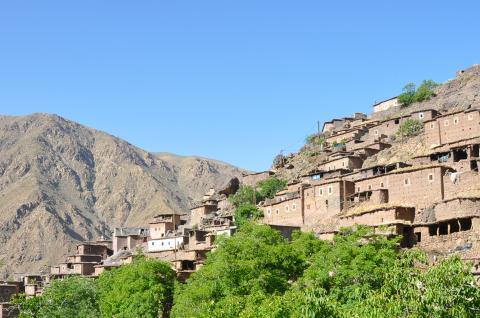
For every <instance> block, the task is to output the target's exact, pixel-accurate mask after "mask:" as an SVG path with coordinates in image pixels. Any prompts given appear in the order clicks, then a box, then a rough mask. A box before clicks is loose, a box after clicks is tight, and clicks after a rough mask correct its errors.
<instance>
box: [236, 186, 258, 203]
mask: <svg viewBox="0 0 480 318" xmlns="http://www.w3.org/2000/svg"><path fill="white" fill-rule="evenodd" d="M229 200H230V202H231V203H232V204H233V205H234V206H235V207H237V208H238V207H239V206H241V205H246V204H253V205H255V204H256V203H257V202H259V201H260V200H261V195H260V193H259V192H258V191H257V190H255V189H254V188H253V187H250V186H245V185H244V186H241V187H240V189H238V191H237V192H236V193H235V194H234V195H231V196H230V197H229Z"/></svg>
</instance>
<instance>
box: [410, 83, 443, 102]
mask: <svg viewBox="0 0 480 318" xmlns="http://www.w3.org/2000/svg"><path fill="white" fill-rule="evenodd" d="M437 86H438V84H437V83H435V82H434V81H432V80H424V81H423V82H422V84H421V85H420V86H419V87H418V89H417V91H416V92H415V102H423V101H425V100H428V99H430V97H432V96H433V95H434V93H433V89H434V88H435V87H437Z"/></svg>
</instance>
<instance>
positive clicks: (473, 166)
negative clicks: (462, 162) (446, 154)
mask: <svg viewBox="0 0 480 318" xmlns="http://www.w3.org/2000/svg"><path fill="white" fill-rule="evenodd" d="M470 170H472V171H478V162H477V161H476V160H472V161H470Z"/></svg>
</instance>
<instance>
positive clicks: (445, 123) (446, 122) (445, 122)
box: [443, 119, 449, 127]
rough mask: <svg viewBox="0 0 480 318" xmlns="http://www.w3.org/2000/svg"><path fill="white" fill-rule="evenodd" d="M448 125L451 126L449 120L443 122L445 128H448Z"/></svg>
mask: <svg viewBox="0 0 480 318" xmlns="http://www.w3.org/2000/svg"><path fill="white" fill-rule="evenodd" d="M448 124H449V122H448V119H447V120H445V121H444V122H443V125H444V126H445V127H447V126H448Z"/></svg>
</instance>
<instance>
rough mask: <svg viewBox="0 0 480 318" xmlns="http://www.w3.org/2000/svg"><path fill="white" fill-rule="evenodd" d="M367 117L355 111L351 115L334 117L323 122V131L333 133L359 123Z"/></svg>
mask: <svg viewBox="0 0 480 318" xmlns="http://www.w3.org/2000/svg"><path fill="white" fill-rule="evenodd" d="M366 119H367V115H365V114H363V113H355V114H353V117H344V118H335V119H332V120H331V121H327V122H325V123H324V124H323V128H322V132H323V133H334V132H338V131H340V130H344V129H346V128H350V127H351V126H354V125H359V124H360V123H362V122H363V121H365V120H366Z"/></svg>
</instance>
